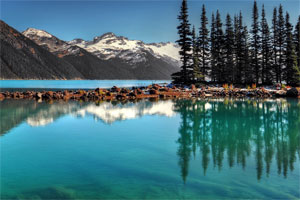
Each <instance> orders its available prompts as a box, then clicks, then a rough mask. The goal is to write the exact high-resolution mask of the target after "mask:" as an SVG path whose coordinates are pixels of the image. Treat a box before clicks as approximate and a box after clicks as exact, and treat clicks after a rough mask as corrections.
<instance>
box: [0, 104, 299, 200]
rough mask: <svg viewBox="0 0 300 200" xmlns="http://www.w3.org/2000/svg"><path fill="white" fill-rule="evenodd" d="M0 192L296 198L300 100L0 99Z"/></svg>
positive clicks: (20, 195) (5, 195)
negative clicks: (62, 100)
mask: <svg viewBox="0 0 300 200" xmlns="http://www.w3.org/2000/svg"><path fill="white" fill-rule="evenodd" d="M0 115H1V119H0V120H1V124H0V125H1V126H0V134H1V136H0V145H1V146H0V150H1V163H0V164H1V180H0V183H1V185H0V189H1V191H0V192H1V199H233V198H239V199H266V198H268V199H298V198H299V197H300V192H299V187H300V181H299V178H300V177H299V175H300V172H299V170H300V168H299V151H300V145H299V143H300V141H299V140H300V137H299V136H300V103H299V101H298V100H285V99H282V100H235V101H234V100H228V99H225V100H224V99H223V100H209V101H208V100H207V101H204V100H202V101H189V100H177V101H157V102H151V101H139V102H123V103H117V102H113V103H110V102H98V103H87V102H72V101H70V102H52V103H46V102H41V103H38V102H35V101H25V100H24V101H23V100H4V101H2V102H0Z"/></svg>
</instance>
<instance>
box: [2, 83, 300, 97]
mask: <svg viewBox="0 0 300 200" xmlns="http://www.w3.org/2000/svg"><path fill="white" fill-rule="evenodd" d="M215 97H234V98H242V97H259V98H283V97H294V98H300V88H290V87H286V88H277V89H270V88H268V89H266V88H264V87H260V88H256V87H255V86H252V88H247V89H246V88H233V87H232V86H228V85H227V84H224V85H223V87H209V86H202V87H200V88H197V87H196V86H195V85H191V86H190V87H176V86H174V85H171V84H170V85H168V86H162V85H158V84H152V85H149V86H148V87H139V88H137V87H132V88H131V89H128V88H118V87H116V86H114V87H112V88H110V89H103V88H97V89H95V90H64V91H42V92H39V91H26V92H18V91H15V92H9V91H6V92H0V100H4V99H34V100H38V101H41V100H45V101H51V100H66V101H67V100H70V99H71V100H82V101H97V100H135V99H151V98H153V99H191V98H215Z"/></svg>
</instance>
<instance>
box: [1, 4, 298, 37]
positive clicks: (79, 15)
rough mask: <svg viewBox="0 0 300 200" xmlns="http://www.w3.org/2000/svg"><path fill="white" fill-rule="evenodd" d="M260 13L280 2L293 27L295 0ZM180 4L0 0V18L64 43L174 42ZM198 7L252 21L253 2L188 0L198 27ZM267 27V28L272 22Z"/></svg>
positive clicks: (296, 12) (270, 15) (268, 6)
mask: <svg viewBox="0 0 300 200" xmlns="http://www.w3.org/2000/svg"><path fill="white" fill-rule="evenodd" d="M257 3H258V6H259V11H261V5H262V4H265V8H266V13H267V17H268V19H269V20H270V19H271V17H272V10H273V8H274V7H275V6H278V5H279V4H280V3H281V4H282V5H283V7H284V11H288V12H289V13H290V16H291V21H292V23H293V24H295V23H296V20H297V18H298V16H299V11H300V5H299V0H258V1H257ZM180 4H181V0H163V1H159V0H111V1H109V0H99V1H97V0H93V1H90V0H86V1H84V0H81V1H80V0H76V1H72V0H68V1H58V0H56V1H46V0H35V1H28V0H18V1H14V0H5V1H3V0H1V19H2V20H4V21H5V22H6V23H8V24H9V25H11V26H13V27H14V28H16V29H17V30H19V31H24V30H26V29H27V28H28V27H34V28H38V29H43V30H46V31H48V32H49V33H51V34H53V35H55V36H57V37H59V38H60V39H63V40H72V39H74V38H82V39H85V40H92V39H93V37H95V36H99V35H102V34H103V33H106V32H114V33H115V34H117V35H122V36H125V37H128V38H130V39H138V40H143V41H145V42H167V41H171V42H174V41H175V40H176V39H177V37H178V36H177V30H176V26H177V25H178V20H177V15H178V13H179V10H180ZM202 4H205V5H206V8H207V14H208V17H209V18H210V16H211V13H212V12H213V11H216V10H217V9H219V10H220V12H221V15H222V20H223V22H224V20H225V15H226V14H227V13H230V14H231V15H234V14H237V13H239V11H240V10H241V11H242V12H243V15H244V20H245V22H246V23H247V24H248V25H249V23H250V22H251V11H252V5H253V1H252V0H206V1H203V0H202V1H200V0H190V1H188V6H189V14H190V22H191V23H192V24H194V25H195V26H196V27H199V24H200V13H201V7H202ZM270 26H271V24H270Z"/></svg>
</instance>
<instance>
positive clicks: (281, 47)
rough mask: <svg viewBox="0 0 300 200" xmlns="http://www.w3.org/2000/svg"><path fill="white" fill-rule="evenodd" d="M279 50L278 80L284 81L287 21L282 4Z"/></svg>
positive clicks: (278, 21) (279, 21)
mask: <svg viewBox="0 0 300 200" xmlns="http://www.w3.org/2000/svg"><path fill="white" fill-rule="evenodd" d="M276 31H277V36H278V37H277V52H278V71H277V76H276V81H277V82H280V83H282V70H283V68H284V64H285V58H284V51H285V50H284V39H285V21H284V16H283V8H282V5H281V4H280V5H279V11H278V20H277V29H276Z"/></svg>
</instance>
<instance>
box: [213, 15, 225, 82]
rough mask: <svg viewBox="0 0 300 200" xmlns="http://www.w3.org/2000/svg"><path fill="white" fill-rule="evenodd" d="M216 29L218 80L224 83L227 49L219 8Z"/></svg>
mask: <svg viewBox="0 0 300 200" xmlns="http://www.w3.org/2000/svg"><path fill="white" fill-rule="evenodd" d="M215 26H216V31H215V53H216V55H215V56H216V58H215V59H216V73H217V76H216V81H217V82H218V83H224V81H225V79H224V78H225V77H224V75H223V74H224V72H225V59H224V58H225V50H224V39H225V38H224V33H223V29H222V26H223V24H222V20H221V15H220V13H219V10H217V14H216V21H215Z"/></svg>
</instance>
